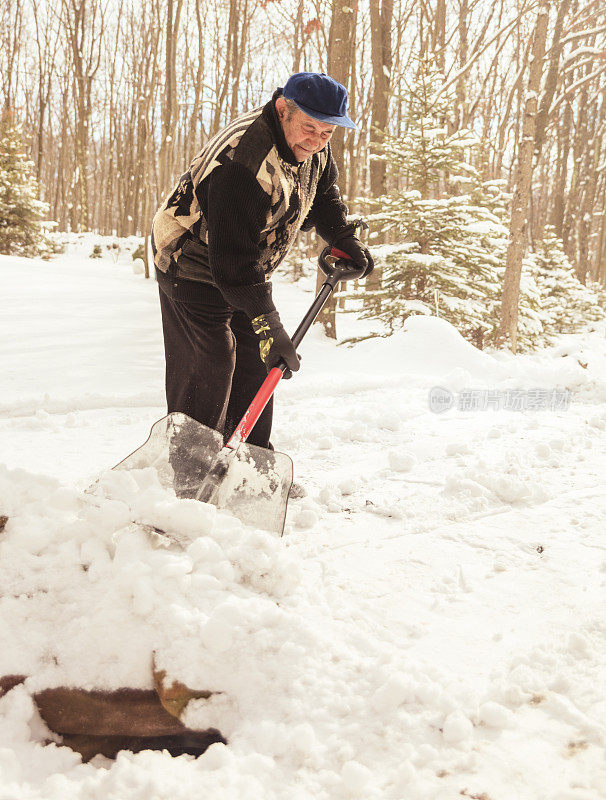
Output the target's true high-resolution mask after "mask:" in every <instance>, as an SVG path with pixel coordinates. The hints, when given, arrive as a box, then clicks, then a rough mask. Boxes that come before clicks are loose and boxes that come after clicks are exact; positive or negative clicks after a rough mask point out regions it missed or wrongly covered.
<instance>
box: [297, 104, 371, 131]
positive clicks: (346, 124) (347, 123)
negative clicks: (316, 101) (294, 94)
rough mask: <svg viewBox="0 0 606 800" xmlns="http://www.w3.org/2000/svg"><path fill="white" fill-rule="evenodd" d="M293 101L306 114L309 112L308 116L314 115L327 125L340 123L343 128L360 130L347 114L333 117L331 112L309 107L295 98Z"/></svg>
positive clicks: (314, 117) (313, 116)
mask: <svg viewBox="0 0 606 800" xmlns="http://www.w3.org/2000/svg"><path fill="white" fill-rule="evenodd" d="M293 103H294V104H295V105H296V106H297V108H300V109H301V111H302V112H303V113H304V114H307V116H308V117H312V118H313V119H317V120H318V122H325V123H326V124H327V125H339V126H340V127H341V128H351V129H352V130H354V131H357V130H358V126H357V125H356V123H355V122H352V120H350V119H349V117H348V116H347V115H346V114H344V115H343V116H341V117H331V116H330V115H329V114H322V113H321V112H320V111H316V110H315V109H313V108H308V107H307V106H304V105H303V104H302V103H298V102H297V101H296V100H293Z"/></svg>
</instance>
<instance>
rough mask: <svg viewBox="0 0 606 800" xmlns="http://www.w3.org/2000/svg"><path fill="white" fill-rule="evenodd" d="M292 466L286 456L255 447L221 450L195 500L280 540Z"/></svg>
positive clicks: (247, 446)
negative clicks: (271, 534) (261, 529)
mask: <svg viewBox="0 0 606 800" xmlns="http://www.w3.org/2000/svg"><path fill="white" fill-rule="evenodd" d="M292 479H293V465H292V460H291V459H290V458H289V456H287V455H285V454H284V453H277V452H275V451H274V450H266V449H265V448H263V447H257V446H256V445H254V444H240V445H238V447H237V448H235V449H230V448H228V447H225V448H223V450H222V451H221V453H219V455H218V456H217V458H216V460H215V462H214V464H213V466H212V467H211V469H210V471H209V473H208V474H207V476H206V478H205V479H204V481H203V482H202V484H201V486H200V489H199V491H198V494H197V499H198V500H202V501H203V502H206V503H212V504H213V505H214V506H216V507H217V508H220V509H226V510H227V511H230V512H231V513H232V514H233V515H234V516H236V517H237V518H238V519H239V520H241V521H242V522H243V523H244V524H245V525H252V526H254V527H255V528H263V529H264V530H266V531H269V532H270V533H275V534H277V535H278V536H281V535H282V533H283V532H284V522H285V519H286V508H287V506H288V493H289V492H290V487H291V486H292Z"/></svg>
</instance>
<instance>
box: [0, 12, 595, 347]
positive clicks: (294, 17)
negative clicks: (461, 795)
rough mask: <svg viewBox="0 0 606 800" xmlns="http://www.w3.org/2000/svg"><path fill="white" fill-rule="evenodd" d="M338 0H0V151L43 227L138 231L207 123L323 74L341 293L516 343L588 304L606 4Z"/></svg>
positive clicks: (361, 304)
mask: <svg viewBox="0 0 606 800" xmlns="http://www.w3.org/2000/svg"><path fill="white" fill-rule="evenodd" d="M344 3H348V0H292V1H290V0H205V2H204V3H203V2H202V0H60V2H56V3H48V2H38V1H37V0H0V103H1V106H2V109H3V111H2V137H3V138H2V142H4V146H3V148H0V150H1V152H0V155H4V156H5V157H7V153H8V152H9V150H10V149H11V147H12V148H13V151H14V152H15V153H17V151H18V157H19V158H21V159H22V162H23V163H22V164H21V166H20V169H21V181H22V182H23V181H25V180H26V179H27V180H28V183H29V185H30V187H33V189H32V191H33V192H34V193H35V195H36V197H37V199H39V200H40V201H42V205H39V206H38V207H37V212H36V213H37V214H38V217H40V216H43V217H44V218H45V219H47V220H52V221H54V222H55V223H56V228H57V229H58V230H60V231H75V232H79V231H90V230H92V231H95V232H97V233H99V234H101V235H115V236H120V237H123V236H129V235H137V236H141V237H148V236H149V231H150V225H151V220H152V217H153V214H154V212H155V209H156V208H157V206H158V205H159V203H160V201H161V199H162V197H163V196H164V195H165V194H166V193H167V191H168V190H169V189H170V188H171V186H172V185H173V183H174V182H175V180H176V178H177V177H178V176H179V175H181V174H182V173H183V172H184V171H185V169H186V168H187V165H188V164H189V162H190V160H191V158H192V156H193V155H194V154H195V152H196V151H197V150H198V149H199V148H200V147H201V146H202V145H203V143H204V142H205V141H206V140H207V139H208V138H209V137H210V136H212V135H213V134H214V133H215V132H216V131H217V130H219V129H220V128H221V127H222V126H223V125H225V123H227V122H228V121H229V120H230V119H232V118H233V117H234V116H236V115H237V114H239V113H241V112H243V111H244V110H247V109H250V108H252V107H255V106H259V105H262V104H263V103H264V102H266V101H267V99H268V98H269V97H270V96H271V93H272V91H273V90H274V89H275V88H276V86H279V85H283V83H284V81H285V80H286V78H287V77H288V75H290V74H291V73H293V72H297V71H302V70H310V71H321V72H327V73H328V74H330V75H332V76H333V77H335V78H336V79H338V80H339V81H341V83H343V84H344V85H345V86H346V87H347V88H348V91H349V95H350V114H351V116H352V117H353V118H354V119H355V120H356V121H357V122H358V124H359V127H360V130H359V131H358V132H356V133H353V134H352V133H347V134H344V131H343V129H337V132H336V134H335V136H334V137H333V142H332V146H333V152H334V155H335V158H336V160H337V163H338V165H339V169H340V175H341V177H340V186H341V190H342V193H343V195H344V197H345V199H346V201H347V203H348V205H349V207H350V211H351V212H352V213H356V214H364V215H366V216H368V218H369V220H370V223H371V225H370V237H371V238H370V244H371V245H376V247H375V250H376V254H377V265H378V267H377V269H376V270H375V273H373V276H372V280H370V279H369V280H368V281H367V284H368V285H367V286H366V287H365V289H364V294H363V295H362V294H361V293H359V294H358V295H356V291H355V290H354V292H353V293H352V294H350V295H349V302H348V301H347V300H346V299H344V298H342V299H341V301H340V303H341V305H342V306H348V307H350V308H355V309H357V310H358V311H360V310H361V311H362V313H363V314H365V315H366V316H369V317H373V318H375V319H377V320H379V321H382V323H383V325H384V327H383V328H382V329H381V330H380V332H381V333H385V332H386V330H387V332H389V330H392V329H393V328H394V326H395V327H397V325H398V324H400V323H401V322H403V321H404V320H405V318H406V317H407V316H408V315H409V314H410V313H419V312H421V313H434V312H435V313H441V314H442V315H443V316H445V317H446V318H447V319H449V320H450V321H452V322H453V323H454V324H456V325H457V327H458V328H459V329H460V330H461V332H463V333H464V335H466V336H467V337H468V338H469V339H471V340H472V341H473V342H474V343H475V344H476V345H477V346H480V347H482V346H484V345H485V344H487V343H490V344H506V345H508V346H510V347H511V348H512V349H514V350H515V349H516V347H518V346H524V347H528V346H533V345H536V343H537V342H539V341H541V340H542V339H543V338H544V337H545V336H549V335H550V334H553V333H555V332H558V331H560V332H561V331H566V330H572V329H575V326H578V325H581V324H586V323H587V322H588V321H591V320H592V319H597V318H600V317H603V308H604V294H603V289H602V287H604V286H606V6H605V5H604V3H603V2H602V0H559V1H556V0H490V2H488V1H487V0H455V2H451V3H447V2H446V0H367V1H366V2H360V3H352V4H344ZM9 145H10V146H9ZM28 159H29V160H31V165H29V166H28V165H27V164H26V161H27V160H28ZM5 160H6V159H5ZM0 167H2V165H0ZM3 169H4V172H3V179H2V180H1V181H0V184H3V185H4V186H5V188H6V186H7V185H8V184H10V183H11V182H13V185H14V180H16V179H13V178H11V177H10V176H9V171H10V170H9V166H8V165H7V163H5V164H4V167H3ZM22 193H23V192H22ZM13 196H14V192H13ZM7 215H8V212H7ZM1 216H2V208H1V203H0V217H1ZM13 244H14V243H13ZM312 247H315V244H314V243H312V240H311V239H309V238H306V237H303V238H302V241H301V248H302V250H303V251H306V250H308V249H311V248H312ZM9 249H10V251H11V252H19V249H18V247H15V246H13V247H12V249H11V248H9ZM3 252H7V249H6V248H5V249H4V250H3ZM146 252H147V251H145V250H144V252H143V255H144V256H145V255H146ZM26 254H27V253H26ZM303 254H305V252H304V253H303ZM146 269H147V270H148V271H149V265H148V264H146ZM323 321H324V325H325V328H326V329H327V332H328V333H329V334H332V335H334V327H335V322H334V308H333V309H332V310H330V311H329V312H328V313H327V315H326V316H325V318H324V320H323Z"/></svg>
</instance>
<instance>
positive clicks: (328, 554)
mask: <svg viewBox="0 0 606 800" xmlns="http://www.w3.org/2000/svg"><path fill="white" fill-rule="evenodd" d="M92 241H93V240H92V239H90V240H89V239H85V240H83V241H80V242H79V243H78V242H76V243H75V244H74V246H73V247H71V248H70V250H69V252H68V253H67V254H65V255H64V256H61V257H60V258H58V259H56V260H54V261H52V262H42V261H34V260H25V259H18V258H8V257H0V290H1V291H2V296H3V300H4V309H5V313H4V314H3V316H2V319H1V321H0V326H1V328H0V330H1V333H2V337H1V343H0V353H1V364H2V375H3V387H4V392H3V396H2V399H1V405H2V418H1V419H0V437H1V442H2V461H3V462H4V465H3V466H2V467H0V514H4V515H7V516H8V517H9V521H8V523H7V525H6V528H5V530H4V532H2V533H0V639H1V641H2V643H3V647H2V650H1V651H0V672H1V673H2V674H5V673H7V672H25V673H27V674H28V675H31V678H30V679H29V680H28V681H27V682H26V684H25V685H23V686H19V687H17V688H15V689H13V690H12V691H11V692H9V693H8V694H7V695H6V696H5V697H4V698H2V699H1V700H0V743H1V744H0V798H2V799H3V800H4V798H6V799H7V800H8V799H9V798H10V800H13V798H17V797H19V798H22V797H23V798H25V797H27V798H36V799H37V798H44V800H64V798H65V797H70V798H77V799H81V800H84V799H85V798H86V800H101V798H109V797H115V798H123V797H129V798H133V799H134V800H139V799H141V800H143V798H145V800H147V798H149V797H154V798H166V800H168V799H169V798H170V800H180V798H191V797H193V796H197V795H206V796H210V797H221V798H238V800H239V799H240V798H255V800H257V799H258V798H261V797H262V798H264V799H265V798H267V799H268V800H272V798H286V797H288V798H295V800H297V799H299V798H300V799H303V798H314V800H315V799H316V798H331V799H332V798H356V797H358V798H364V799H365V800H367V798H394V799H395V800H403V798H406V800H417V798H419V800H421V798H422V800H433V799H434V798H435V800H448V798H451V797H452V798H455V797H461V796H463V797H464V796H476V797H487V798H490V800H510V798H512V797H516V798H521V799H522V800H526V799H528V800H536V799H537V798H541V799H543V798H544V799H545V800H564V798H583V799H585V798H587V800H589V798H591V800H596V798H601V797H606V769H605V768H604V755H605V753H604V750H605V744H606V728H605V726H604V722H603V720H604V712H605V711H606V708H605V706H604V698H603V686H604V680H605V679H606V669H605V663H604V658H603V652H604V644H605V642H604V639H605V636H606V628H605V626H604V622H603V607H604V587H605V585H606V558H605V556H604V549H603V547H604V545H603V520H604V517H605V513H606V496H605V493H604V491H603V475H604V467H605V462H606V456H605V455H604V453H605V452H606V448H605V439H606V412H605V411H604V401H605V400H606V338H605V331H604V328H603V326H602V327H601V328H600V327H596V329H595V330H594V331H592V332H589V331H588V332H586V333H584V334H577V335H570V336H566V337H561V338H560V339H559V340H558V342H557V343H556V344H555V345H554V346H553V347H551V348H549V349H546V350H541V351H538V352H536V353H534V354H526V355H524V356H513V355H511V354H509V353H503V352H480V351H478V350H476V349H475V348H473V347H472V346H471V345H470V344H469V343H468V342H467V341H465V340H464V339H462V337H460V336H459V334H458V332H457V331H456V330H455V329H454V328H453V327H452V326H451V325H449V324H448V323H447V322H446V321H444V320H442V319H439V318H436V317H433V316H425V315H419V316H414V317H411V318H410V319H409V320H408V321H407V325H406V329H405V330H404V331H401V332H399V333H397V334H395V335H393V336H392V337H389V338H374V339H371V340H368V341H364V342H361V343H360V344H358V345H356V346H355V347H343V346H336V345H335V344H334V343H333V342H330V341H328V340H327V339H326V338H325V337H324V336H323V335H322V333H321V331H320V330H319V329H318V328H316V327H314V329H313V330H312V331H311V332H310V334H309V335H308V337H307V338H306V340H305V342H304V343H303V345H302V347H301V348H300V349H301V352H302V354H303V357H304V360H303V367H302V369H301V371H300V372H299V373H298V374H297V375H296V376H295V377H294V378H293V380H291V381H288V382H285V383H284V384H283V385H281V386H280V387H279V388H278V395H277V401H276V411H275V423H274V437H273V442H274V445H275V446H276V448H277V449H278V450H281V451H283V452H287V453H289V454H290V455H291V456H292V457H293V460H294V464H295V477H296V480H297V481H299V482H300V483H302V484H303V486H304V487H305V489H306V490H307V495H306V496H305V497H303V498H302V499H299V500H294V501H291V503H290V505H289V511H288V517H287V525H286V532H285V535H284V537H283V538H282V539H278V538H276V537H274V536H272V535H270V534H268V533H266V532H264V531H262V530H256V529H253V528H247V527H245V526H243V525H242V524H241V523H240V522H239V521H238V520H236V519H234V518H232V517H230V516H229V515H227V514H224V513H222V512H218V511H217V510H216V509H215V508H214V507H212V506H208V505H206V504H202V503H197V502H196V501H192V500H179V499H177V498H175V497H174V495H173V494H172V493H171V492H170V491H167V490H166V489H163V488H162V487H161V486H160V485H159V484H158V481H157V476H156V475H155V473H154V471H153V470H149V469H142V470H137V471H135V472H132V473H127V472H108V471H107V470H108V468H110V467H111V466H113V465H114V464H116V463H117V462H118V461H120V460H121V459H122V458H123V457H124V456H125V455H126V454H127V453H128V452H130V451H131V450H132V449H134V448H135V447H137V446H138V445H140V444H141V443H142V442H143V441H145V439H146V437H147V433H148V430H149V427H150V426H151V424H152V423H153V422H154V421H155V420H156V419H157V418H159V417H160V416H162V415H163V414H164V408H163V391H162V386H163V348H162V337H161V328H160V318H159V310H158V302H157V287H156V286H155V284H154V282H153V281H145V280H144V278H143V277H142V275H140V274H138V273H137V274H135V273H134V272H133V264H132V258H131V257H130V252H129V251H128V250H127V249H125V250H123V251H121V252H119V253H118V254H117V255H116V254H115V253H110V252H109V251H107V250H105V251H104V254H103V258H101V259H89V258H88V257H87V256H88V254H89V253H90V252H91V250H92ZM274 285H275V288H274V293H275V296H276V299H277V304H278V307H279V309H280V312H281V316H282V318H283V320H284V321H285V325H286V327H287V329H288V330H291V329H294V327H295V326H296V324H297V322H298V320H299V318H300V317H301V316H302V314H303V312H304V310H305V309H306V308H307V306H308V305H309V303H310V302H311V299H312V293H313V286H312V281H311V280H310V279H304V280H301V281H300V282H298V283H297V284H294V285H292V284H290V283H289V282H288V280H287V279H286V278H285V277H284V276H278V277H277V278H276V279H275V281H274ZM337 324H338V327H339V333H340V335H341V336H342V338H344V339H345V338H348V337H351V336H359V335H360V334H361V333H362V332H363V331H364V330H366V328H365V325H366V323H364V322H362V321H358V320H356V319H355V318H354V317H353V316H350V315H346V316H343V315H341V316H340V317H339V318H338V323H337ZM435 387H441V389H442V390H443V391H445V392H450V393H451V394H452V395H453V396H454V397H456V396H457V395H458V397H459V398H460V397H461V396H462V393H464V392H467V391H489V392H505V391H507V390H512V389H515V390H519V391H520V392H526V393H530V392H534V393H535V395H534V396H535V397H540V396H542V395H537V394H536V392H538V391H539V390H541V391H546V392H553V391H554V390H557V391H570V392H571V401H570V403H569V405H568V407H567V408H556V409H555V410H552V409H550V408H549V407H541V406H540V404H539V406H538V407H537V406H536V404H535V407H534V408H533V410H524V409H522V410H519V411H516V410H504V409H501V410H495V409H494V408H491V407H490V406H489V407H486V408H485V409H483V410H482V409H481V410H475V411H474V410H467V411H465V410H463V409H461V408H459V407H458V405H457V404H456V403H454V404H453V405H452V406H451V407H450V408H449V409H448V410H446V411H443V413H439V414H438V413H432V411H431V410H430V406H429V396H430V391H432V390H433V389H435ZM97 478H99V481H98V483H96V484H95V486H94V487H93V489H92V490H91V491H86V489H87V488H88V487H89V485H90V484H91V483H92V482H93V481H95V480H96V479H97ZM156 529H161V530H162V531H164V534H159V533H158V532H157V530H156ZM152 652H153V653H154V659H155V663H156V666H157V667H159V668H163V669H166V670H167V672H168V674H169V675H170V676H171V677H173V678H174V679H176V680H181V681H183V682H185V683H186V684H188V685H189V686H190V687H192V688H194V689H203V690H210V691H213V692H215V694H213V696H212V697H211V698H210V699H209V700H195V701H192V702H190V704H189V706H188V707H187V710H186V712H185V719H184V721H185V722H186V723H187V724H188V725H191V726H192V727H200V728H205V727H207V726H211V725H213V726H217V727H219V729H220V730H221V731H222V732H223V734H224V735H225V736H226V737H227V739H228V740H229V744H228V745H227V746H225V745H221V744H216V745H213V746H212V747H211V748H210V749H209V750H208V751H207V752H206V753H205V754H204V755H203V756H201V757H200V758H198V759H193V758H191V757H189V756H181V757H179V758H172V757H171V756H169V755H168V754H167V753H166V752H164V753H161V752H150V751H148V752H143V753H139V754H136V755H133V754H130V753H122V754H120V755H119V757H118V758H117V759H116V761H115V762H110V761H108V760H106V759H103V758H101V757H97V758H96V759H95V760H94V761H93V762H91V763H89V764H82V763H81V761H80V758H79V757H78V756H77V755H75V754H74V753H73V752H72V751H70V750H69V749H68V748H65V747H62V746H61V742H60V741H56V742H53V743H51V744H47V743H45V742H47V741H48V738H49V736H48V732H47V731H45V728H44V725H43V723H42V721H41V720H40V718H39V716H38V715H37V712H36V709H35V706H34V704H33V702H32V699H31V694H32V692H34V691H36V690H37V689H38V688H41V687H45V686H55V685H60V684H68V685H70V684H71V685H77V686H82V687H85V688H86V687H88V688H93V687H95V688H112V687H117V686H121V685H129V686H141V687H150V686H151V685H152V675H151V666H150V664H151V658H152Z"/></svg>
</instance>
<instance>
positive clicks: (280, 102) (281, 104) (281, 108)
mask: <svg viewBox="0 0 606 800" xmlns="http://www.w3.org/2000/svg"><path fill="white" fill-rule="evenodd" d="M276 111H277V112H278V116H279V117H280V119H282V117H283V116H284V114H285V112H286V100H285V99H284V98H283V97H282V96H281V95H280V97H278V99H277V100H276Z"/></svg>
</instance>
